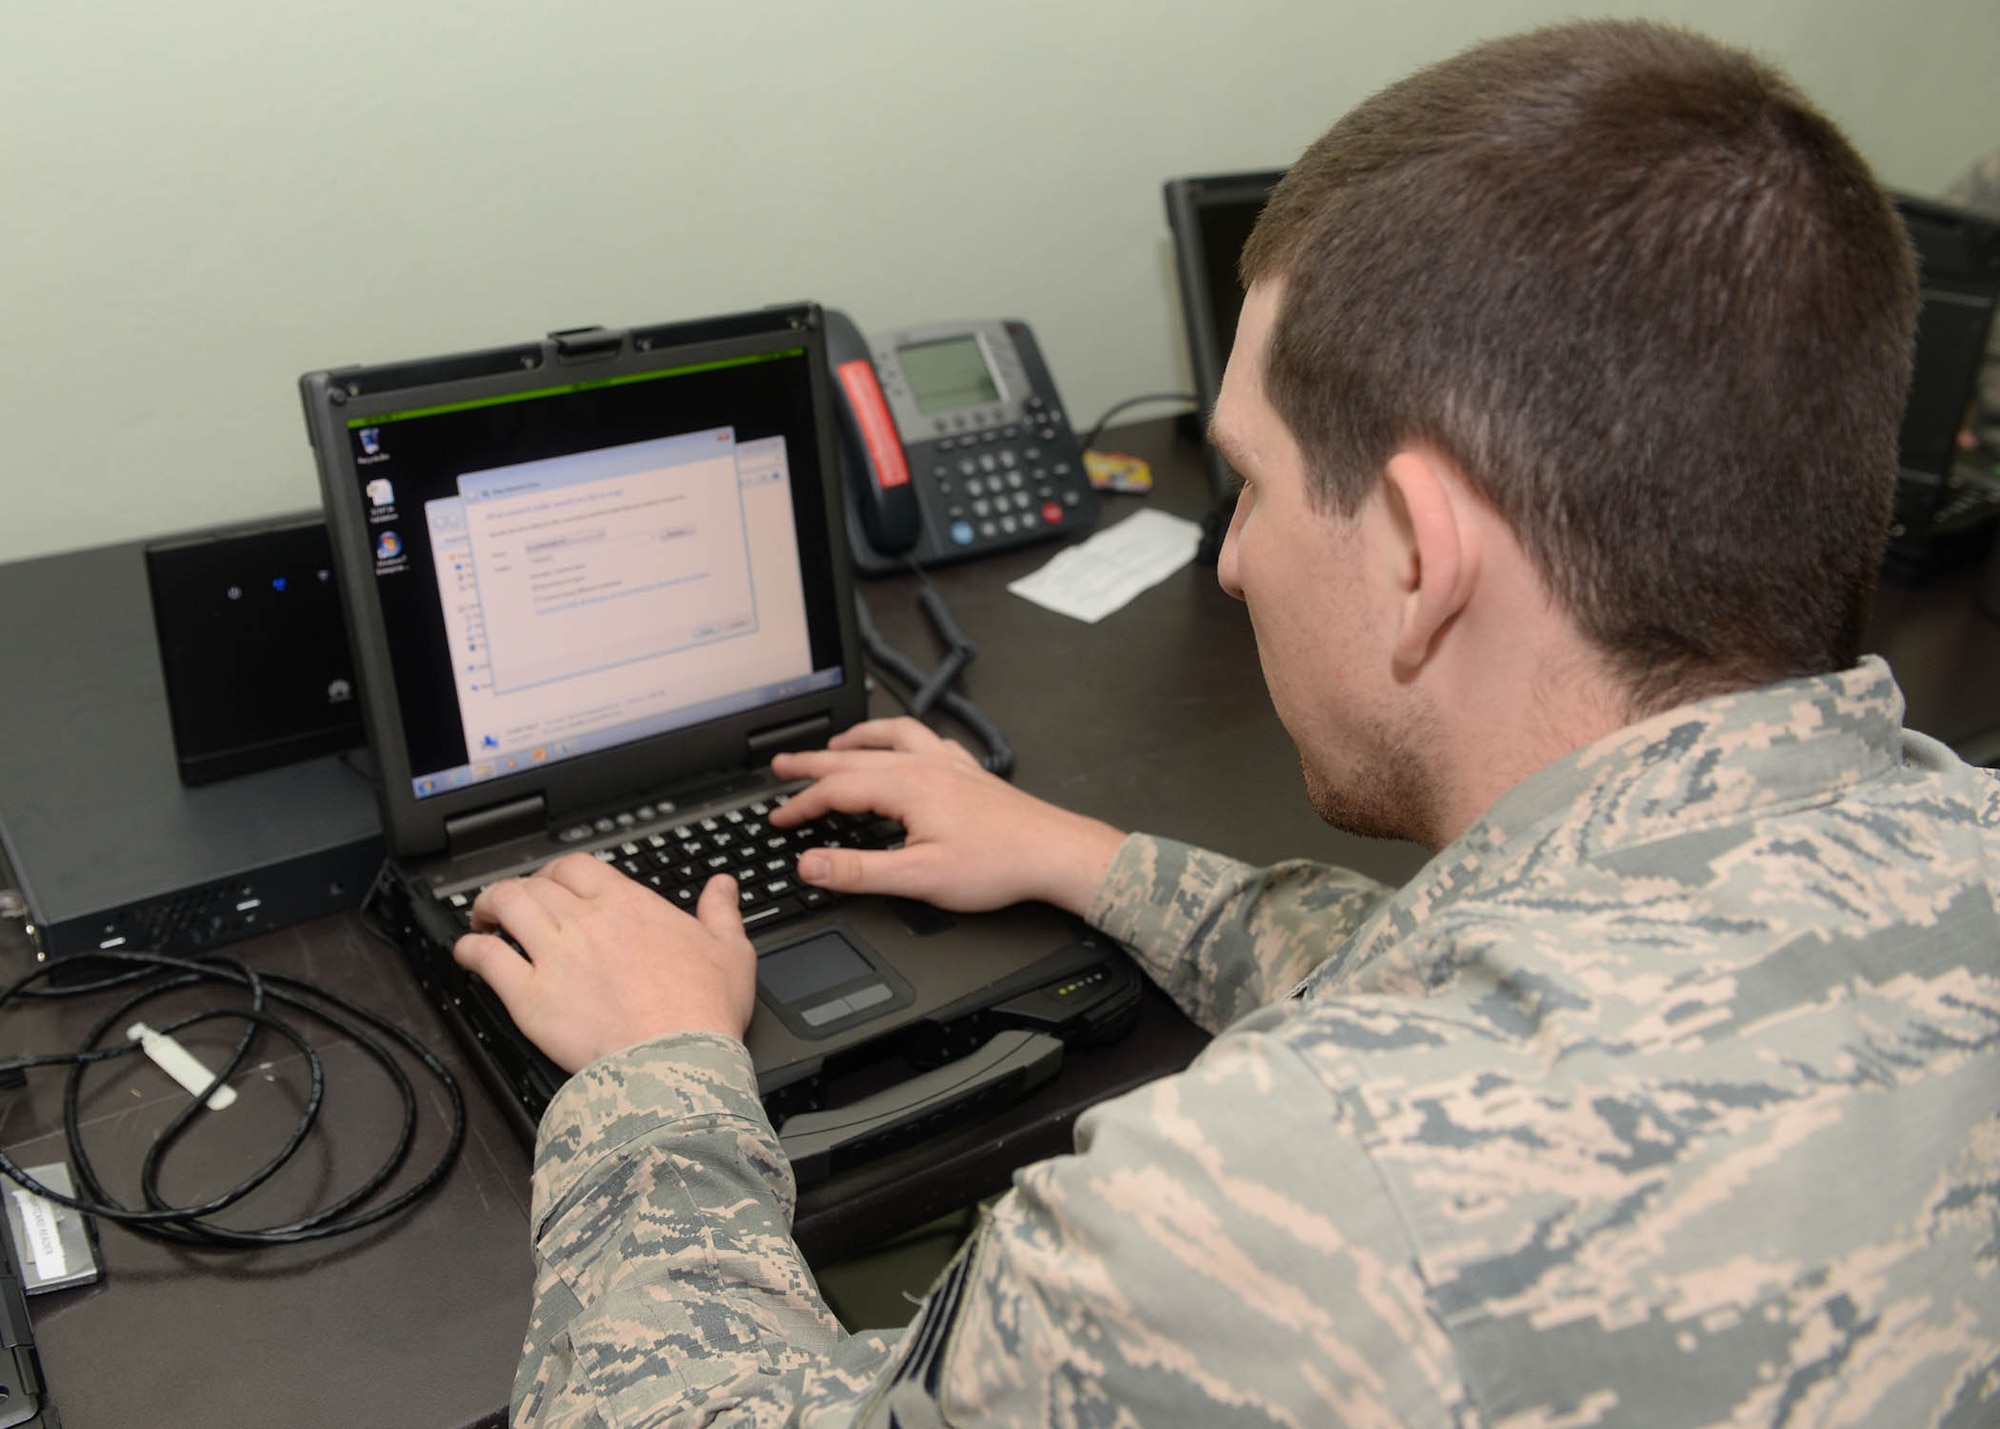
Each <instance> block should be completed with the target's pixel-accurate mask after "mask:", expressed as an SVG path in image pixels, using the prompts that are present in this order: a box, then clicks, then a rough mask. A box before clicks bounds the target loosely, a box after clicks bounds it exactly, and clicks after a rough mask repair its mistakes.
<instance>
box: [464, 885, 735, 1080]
mask: <svg viewBox="0 0 2000 1429" xmlns="http://www.w3.org/2000/svg"><path fill="white" fill-rule="evenodd" d="M472 926H473V929H474V931H473V932H470V933H467V934H466V935H465V936H464V937H462V938H460V939H459V940H458V943H457V946H456V947H454V948H453V950H452V956H453V957H455V958H456V959H457V960H458V962H459V964H460V966H462V967H465V968H467V969H469V970H470V971H472V972H475V973H477V974H478V975H479V976H480V977H482V978H484V979H486V981H487V983H488V984H489V985H490V986H491V987H492V988H493V991H494V992H495V993H496V994H498V995H499V998H500V1001H501V1002H502V1003H504V1004H505V1005H506V1008H507V1011H508V1014H509V1015H510V1016H512V1017H513V1019H514V1023H515V1025H516V1026H518V1027H519V1028H520V1029H521V1031H522V1033H523V1034H525V1035H526V1036H527V1038H528V1039H529V1040H530V1041H532V1042H533V1043H534V1044H535V1045H536V1046H537V1047H540V1048H541V1049H542V1051H543V1052H545V1053H546V1054H547V1055H548V1057H549V1059H550V1060H551V1061H553V1062H554V1063H555V1064H556V1065H557V1066H559V1067H561V1068H562V1069H563V1070H564V1071H566V1072H574V1071H577V1070H579V1069H581V1068H583V1067H586V1066H588V1065H589V1064H590V1063H592V1062H594V1061H596V1060H597V1059H598V1058H600V1057H603V1056H607V1055H608V1054H610V1053H612V1052H616V1051H619V1050H620V1049H622V1048H625V1047H630V1046H634V1045H636V1044H637V1043H640V1042H645V1041H650V1040H651V1039H652V1038H654V1037H660V1036H664V1035H665V1034H667V1033H669V1032H716V1033H720V1034H721V1035H723V1036H725V1037H733V1038H736V1039H737V1040H738V1041H741V1040H742V1037H743V1033H744V1030H745V1029H746V1028H748V1027H749V1025H750V1013H751V1010H752V1009H753V1007H754V1006H755V1003H756V997H757V954H756V952H755V950H754V949H752V948H751V946H750V940H749V938H748V937H746V936H745V935H744V932H743V917H742V914H741V912H740V911H739V910H738V907H737V902H736V882H735V880H734V879H732V878H729V877H726V876H718V877H715V878H711V879H710V880H709V881H708V886H707V887H705V888H704V889H703V890H702V893H701V899H700V902H699V903H697V904H696V906H695V916H694V917H692V918H691V917H689V916H688V915H687V914H685V913H683V912H681V911H680V910H679V909H678V908H675V907H674V906H673V905H672V904H670V903H668V902H667V901H666V900H665V899H663V898H661V897H660V896H659V895H657V894H655V893H654V892H653V891H652V890H651V889H649V888H646V887H644V886H643V885H641V884H638V883H635V882H633V881H632V880H631V879H629V878H627V877H626V876H625V875H624V874H622V873H620V872H618V870H616V869H614V868H610V867H608V866H606V865H605V864H603V863H601V862H599V861H598V860H597V859H594V858H592V857H590V856H589V855H588V854H581V853H578V854H571V855H569V856H568V857H567V858H561V859H557V860H556V861H555V862H554V863H551V864H548V865H547V866H545V867H544V868H542V869H541V870H540V871H539V872H538V873H536V874H535V875H534V876H533V877H531V878H511V879H506V880H504V881H502V882H500V883H496V884H494V885H492V886H491V887H490V888H488V889H487V890H486V891H485V892H484V893H482V894H480V895H479V898H478V900H477V901H476V902H474V903H473V905H472ZM495 929H502V930H505V931H506V932H507V933H508V934H509V935H511V936H512V937H513V939H514V941H515V942H517V943H519V944H520V946H521V949H522V951H525V952H526V954H527V957H525V958H524V957H522V956H521V953H520V952H517V951H516V950H515V949H514V948H512V947H510V946H508V944H507V943H506V942H505V941H503V940H502V939H500V938H498V937H495V936H493V933H492V932H491V931H489V930H495Z"/></svg>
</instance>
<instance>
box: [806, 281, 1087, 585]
mask: <svg viewBox="0 0 2000 1429" xmlns="http://www.w3.org/2000/svg"><path fill="white" fill-rule="evenodd" d="M826 338H827V360H828V365H829V367H830V368H831V369H832V373H833V379H834V390H835V397H836V405H837V406H838V407H839V408H840V413H841V420H840V426H841V465H842V467H843V469H844V471H845V473H846V477H845V480H844V482H843V486H844V488H845V490H846V493H847V502H848V513H847V514H848V518H849V519H848V523H847V529H848V536H849V542H850V544H851V546H852V547H853V551H854V562H855V565H856V566H857V567H858V568H859V569H860V570H861V571H863V572H865V573H867V574H869V575H887V574H890V573H893V572H896V571H899V570H901V569H903V564H904V560H905V558H906V557H909V558H914V559H915V560H916V561H917V562H918V563H919V564H921V565H937V564H941V563H943V562H947V561H960V560H965V559H968V558H970V557H973V556H984V555H988V554H990V553H992V552H994V551H1001V550H1007V549H1010V548H1012V547H1015V546H1022V545H1026V544H1028V543H1029V542H1033V541H1041V540H1046V539H1048V538H1049V537H1052V536H1059V535H1063V534H1066V533H1068V532H1071V531H1077V530H1083V529H1086V528H1088V527H1089V526H1090V525H1091V524H1092V523H1093V522H1095V521H1096V520H1097V512H1098V501H1097V493H1096V492H1095V491H1093V490H1092V489H1091V486H1090V480H1089V477H1088V476H1087V475H1086V474H1085V472H1084V466H1083V448H1082V446H1081V445H1080V444H1079V443H1078V441H1077V439H1076V433H1075V432H1074V431H1072V430H1071V428H1070V425H1069V420H1068V418H1067V417H1065V416H1064V415H1063V406H1062V399H1061V398H1060V397H1059V396H1058V395H1057V394H1056V388H1055V382H1054V380H1053V379H1052V378H1051V377H1050V376H1049V370H1048V367H1047V365H1046V364H1045V363H1044V362H1043V361H1042V353H1041V349H1040V348H1039V347H1038V346H1036V343H1035V337H1034V334H1033V333H1031V332H1030V331H1029V330H1028V325H1027V324H1026V323H1023V322H1018V321H1015V320H1013V319H1011V318H1007V319H993V320H991V321H985V322H959V323H939V324H933V325H930V326H926V327H916V328H905V329H903V330H901V331H897V332H886V333H878V334H875V335H874V336H872V337H864V336H862V334H861V332H860V330H859V329H858V328H856V327H855V325H854V323H853V322H852V320H850V319H849V318H848V317H847V316H846V315H845V314H842V313H839V312H836V311H833V310H830V309H829V310H828V311H827V313H826Z"/></svg>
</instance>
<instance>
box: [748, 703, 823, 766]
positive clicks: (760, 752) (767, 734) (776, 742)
mask: <svg viewBox="0 0 2000 1429" xmlns="http://www.w3.org/2000/svg"><path fill="white" fill-rule="evenodd" d="M832 737H833V717H832V716H831V715H823V714H819V715H813V716H812V717H811V718H810V719H801V720H794V721H792V723H790V724H780V725H774V726H772V727H771V728H770V729H759V730H753V731H751V734H750V762H751V763H752V764H768V763H769V762H770V759H771V756H772V755H774V754H777V753H780V752H781V751H783V750H787V749H817V748H819V747H820V746H821V745H822V744H825V743H826V742H827V740H828V739H830V738H832Z"/></svg>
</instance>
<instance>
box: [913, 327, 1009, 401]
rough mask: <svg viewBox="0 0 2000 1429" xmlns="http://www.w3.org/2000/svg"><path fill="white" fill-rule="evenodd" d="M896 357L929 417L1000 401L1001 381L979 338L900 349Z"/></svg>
mask: <svg viewBox="0 0 2000 1429" xmlns="http://www.w3.org/2000/svg"><path fill="white" fill-rule="evenodd" d="M896 357H897V360H898V361H900V362H901V363H902V364H903V375H904V376H905V377H907V378H908V379H909V382H910V395H911V396H913V397H915V398H916V399H917V410H918V411H920V412H922V413H923V414H924V415H925V416H926V417H929V416H935V415H936V414H937V413H939V412H956V411H957V410H958V409H959V408H961V407H979V406H984V405H985V404H987V403H989V402H998V401H999V400H1000V387H999V384H998V383H996V382H995V381H994V380H993V371H992V369H991V368H989V367H988V366H987V365H986V355H985V354H984V353H982V352H981V351H980V350H979V339H977V338H975V337H948V338H945V339H944V340H943V341H942V342H924V343H918V344H916V345H915V346H913V347H904V348H898V349H897V350H896Z"/></svg>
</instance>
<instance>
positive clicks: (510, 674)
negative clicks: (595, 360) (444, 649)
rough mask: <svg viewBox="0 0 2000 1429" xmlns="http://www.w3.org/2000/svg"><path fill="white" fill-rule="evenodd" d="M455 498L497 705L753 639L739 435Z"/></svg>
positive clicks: (534, 468)
mask: <svg viewBox="0 0 2000 1429" xmlns="http://www.w3.org/2000/svg"><path fill="white" fill-rule="evenodd" d="M458 487H459V494H460V496H461V498H462V499H463V500H464V503H465V506H464V512H465V523H466V537H467V541H468V544H469V546H470V549H471V559H472V573H473V576H474V578H475V580H476V581H477V583H478V590H479V604H480V607H481V610H482V614H483V624H484V627H485V637H486V645H487V650H486V653H487V657H488V661H489V667H490V670H491V676H492V688H493V690H494V691H495V692H496V693H499V694H506V693H508V692H510V691H513V690H521V689H526V688H529V687H531V686H534V685H540V684H546V683H548V682H550V681H555V680H565V679H569V678H572V677H574V676H578V675H583V674H588V673H590V672H592V671H595V670H604V669H609V668H611V667H613V666H616V665H624V664H629V663H631V662H633V661H637V660H646V659H650V658H652V657H654V656H658V655H665V654H670V653H672V652H674V651H676V650H684V649H688V648H690V647H692V646H696V645H701V644H705V643H708V642H711V641H717V640H728V639H732V638H735V637H739V636H743V635H748V634H751V633H752V632H754V631H755V630H756V629H757V600H756V591H755V587H754V584H753V582H752V580H751V573H750V550H749V542H748V539H747V537H746V533H745V522H744V512H743V498H742V493H741V491H740V489H739V485H738V482H737V472H736V443H735V433H734V431H733V430H732V429H730V428H720V429H716V430H713V431H706V432H695V433H690V434H688V435H685V436H678V437H668V438H663V439H661V440H658V441H650V442H635V443H632V444H630V445H627V446H621V447H611V448H606V449H604V450H601V451H595V452H587V453H582V454H579V455H575V456H567V457H561V458H556V459H553V460H550V461H540V462H525V463H522V464H520V465H517V466H510V467H504V468H500V469H497V470H494V471H486V472H474V473H469V474H467V475H466V476H463V477H461V478H460V479H459V483H458Z"/></svg>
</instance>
